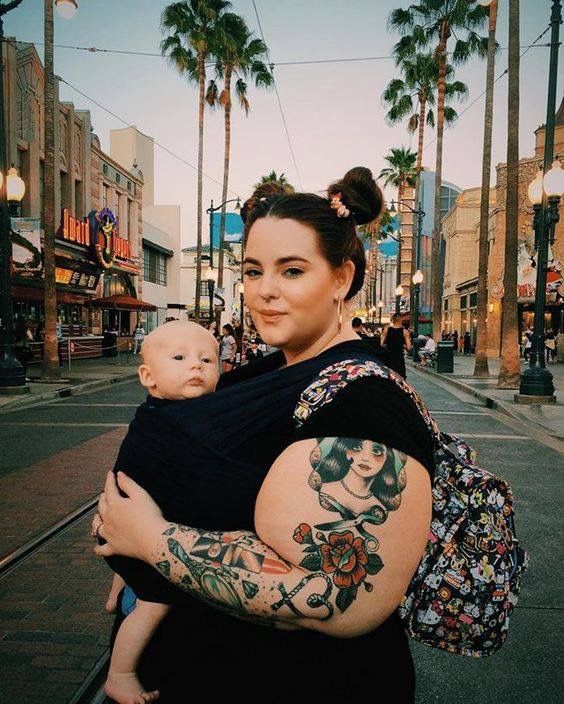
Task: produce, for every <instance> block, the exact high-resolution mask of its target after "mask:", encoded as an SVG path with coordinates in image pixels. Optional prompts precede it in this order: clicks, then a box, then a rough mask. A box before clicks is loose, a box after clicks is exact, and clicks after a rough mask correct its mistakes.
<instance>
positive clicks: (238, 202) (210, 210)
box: [206, 198, 241, 286]
mask: <svg viewBox="0 0 564 704" xmlns="http://www.w3.org/2000/svg"><path fill="white" fill-rule="evenodd" d="M228 203H236V205H235V210H241V199H240V198H232V199H231V200H226V201H224V202H223V203H222V204H221V205H218V206H216V207H215V208H214V205H213V199H212V200H211V202H210V207H209V208H208V209H207V210H206V213H207V214H208V215H209V216H210V266H213V214H214V213H216V212H217V211H218V210H221V209H222V208H223V206H224V205H227V204H228ZM218 281H219V285H220V286H222V285H223V268H222V267H221V268H220V271H219V279H218Z"/></svg>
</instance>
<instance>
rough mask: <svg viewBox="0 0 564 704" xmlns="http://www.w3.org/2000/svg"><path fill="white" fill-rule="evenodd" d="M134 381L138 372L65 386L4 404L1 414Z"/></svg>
mask: <svg viewBox="0 0 564 704" xmlns="http://www.w3.org/2000/svg"><path fill="white" fill-rule="evenodd" d="M132 379H137V371H135V372H129V373H126V374H121V375H120V376H111V377H106V378H103V379H94V380H92V381H85V382H84V383H81V384H74V385H73V384H70V385H69V386H63V387H61V388H58V389H53V390H52V391H46V392H43V393H41V394H38V395H36V396H35V395H34V396H26V397H25V398H15V399H14V400H13V401H9V402H8V403H4V404H2V405H1V406H0V414H2V413H8V412H10V411H18V410H21V409H24V408H29V407H30V406H35V405H37V404H40V403H44V402H45V401H54V400H56V399H58V398H68V397H69V396H79V395H80V394H83V393H88V392H89V391H94V390H96V389H103V388H104V387H105V386H113V385H114V384H119V383H121V382H125V381H131V380H132Z"/></svg>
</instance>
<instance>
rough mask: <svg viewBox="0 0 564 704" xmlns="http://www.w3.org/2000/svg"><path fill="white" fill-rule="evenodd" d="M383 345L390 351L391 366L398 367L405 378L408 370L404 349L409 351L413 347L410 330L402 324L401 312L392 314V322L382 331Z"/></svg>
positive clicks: (398, 370)
mask: <svg viewBox="0 0 564 704" xmlns="http://www.w3.org/2000/svg"><path fill="white" fill-rule="evenodd" d="M381 345H382V347H385V348H386V349H387V350H388V352H389V353H390V366H391V367H392V368H393V369H396V370H397V372H398V374H400V375H401V376H402V377H403V378H404V379H405V377H406V371H405V357H404V353H403V351H404V349H405V350H406V351H407V352H409V350H410V349H411V338H410V337H409V332H408V331H407V330H406V329H405V328H404V327H403V325H402V322H401V315H400V314H399V313H394V315H392V322H391V324H390V325H388V327H386V328H385V330H384V332H383V333H382V339H381Z"/></svg>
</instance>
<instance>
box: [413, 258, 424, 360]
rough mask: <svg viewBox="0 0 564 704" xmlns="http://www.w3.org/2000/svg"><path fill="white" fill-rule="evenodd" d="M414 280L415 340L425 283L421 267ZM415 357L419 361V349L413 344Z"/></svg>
mask: <svg viewBox="0 0 564 704" xmlns="http://www.w3.org/2000/svg"><path fill="white" fill-rule="evenodd" d="M411 280H412V282H413V312H414V314H415V315H414V318H413V339H414V340H415V339H416V338H417V337H418V336H419V296H420V293H421V284H422V283H423V272H422V271H421V269H419V268H418V269H417V271H416V272H415V274H413V276H412V277H411ZM412 354H413V359H414V361H415V362H417V361H419V351H418V350H417V347H416V345H413V352H412Z"/></svg>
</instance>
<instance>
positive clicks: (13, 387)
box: [0, 0, 29, 394]
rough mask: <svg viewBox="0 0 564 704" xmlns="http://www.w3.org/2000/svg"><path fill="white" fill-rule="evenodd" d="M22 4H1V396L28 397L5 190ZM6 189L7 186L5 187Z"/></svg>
mask: <svg viewBox="0 0 564 704" xmlns="http://www.w3.org/2000/svg"><path fill="white" fill-rule="evenodd" d="M21 2H22V0H12V2H9V3H8V4H7V5H5V4H3V3H0V174H2V176H1V178H0V345H1V346H0V393H7V394H17V393H26V392H28V391H29V387H26V385H25V373H24V369H23V367H22V365H21V364H20V363H19V362H18V360H17V359H16V358H15V356H14V326H13V321H14V313H13V308H12V280H11V279H12V277H11V272H10V262H11V259H12V241H11V239H10V231H11V225H10V213H9V212H8V201H7V195H8V194H7V188H5V187H4V184H5V183H6V181H7V179H4V174H5V173H6V169H7V165H8V158H7V154H6V143H7V139H6V123H5V118H4V59H3V52H2V51H1V49H2V47H3V46H4V22H3V17H4V15H5V14H6V13H8V12H9V11H10V10H13V9H15V8H16V7H17V6H18V5H19V4H20V3H21ZM6 185H7V184H6Z"/></svg>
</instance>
